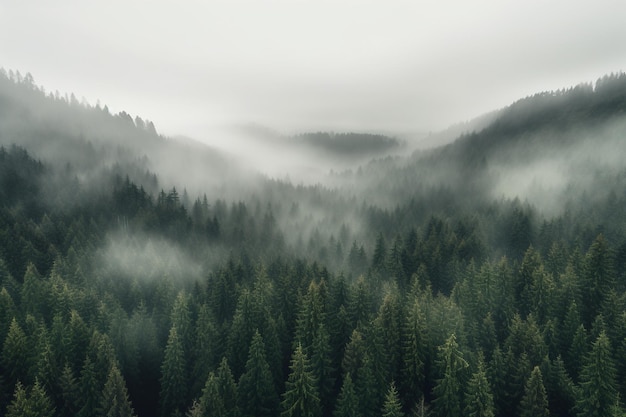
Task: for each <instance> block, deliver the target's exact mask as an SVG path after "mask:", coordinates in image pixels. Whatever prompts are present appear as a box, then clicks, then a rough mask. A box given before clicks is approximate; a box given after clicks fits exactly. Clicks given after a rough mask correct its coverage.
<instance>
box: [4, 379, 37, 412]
mask: <svg viewBox="0 0 626 417" xmlns="http://www.w3.org/2000/svg"><path fill="white" fill-rule="evenodd" d="M31 416H32V417H37V416H36V414H34V412H33V411H32V407H31V405H30V401H29V399H28V394H27V392H26V389H25V388H24V386H23V385H22V383H21V382H19V381H18V383H17V384H16V385H15V392H14V393H13V401H11V404H9V407H8V408H7V415H6V417H31Z"/></svg>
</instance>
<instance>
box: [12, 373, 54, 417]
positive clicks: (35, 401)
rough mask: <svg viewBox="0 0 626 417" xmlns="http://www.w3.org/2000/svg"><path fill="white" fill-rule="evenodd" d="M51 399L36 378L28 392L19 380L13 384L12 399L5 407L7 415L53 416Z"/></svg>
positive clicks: (13, 416) (16, 416) (22, 416)
mask: <svg viewBox="0 0 626 417" xmlns="http://www.w3.org/2000/svg"><path fill="white" fill-rule="evenodd" d="M54 415H55V408H54V405H53V403H52V400H51V399H50V397H49V396H48V394H47V393H46V391H45V390H44V389H43V388H42V387H41V385H40V384H39V381H38V380H35V385H33V387H32V388H31V389H30V392H28V391H27V390H26V389H25V388H24V387H23V386H22V384H21V383H20V382H18V383H17V385H16V386H15V393H14V395H13V401H12V402H11V404H10V405H9V407H8V408H7V417H53V416H54Z"/></svg>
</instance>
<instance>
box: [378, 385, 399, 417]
mask: <svg viewBox="0 0 626 417" xmlns="http://www.w3.org/2000/svg"><path fill="white" fill-rule="evenodd" d="M382 415H383V417H404V413H403V412H402V404H400V398H399V396H398V390H396V384H395V383H393V382H392V383H391V384H390V385H389V390H388V391H387V395H386V396H385V403H384V405H383V409H382Z"/></svg>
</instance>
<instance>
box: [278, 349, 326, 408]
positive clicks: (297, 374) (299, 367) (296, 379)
mask: <svg viewBox="0 0 626 417" xmlns="http://www.w3.org/2000/svg"><path fill="white" fill-rule="evenodd" d="M289 369H290V370H291V372H290V374H289V378H288V379H287V384H286V390H285V393H284V394H283V401H282V402H281V408H282V413H281V416H283V417H315V416H318V415H320V411H321V407H320V399H319V394H318V390H317V381H316V379H315V376H314V375H313V372H312V371H311V365H310V363H309V358H308V357H307V355H306V353H304V351H303V350H302V345H301V344H298V346H297V347H296V350H295V352H294V353H293V355H292V357H291V365H290V366H289Z"/></svg>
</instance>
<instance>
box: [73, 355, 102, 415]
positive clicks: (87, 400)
mask: <svg viewBox="0 0 626 417" xmlns="http://www.w3.org/2000/svg"><path fill="white" fill-rule="evenodd" d="M95 368H96V365H95V364H94V362H92V360H91V358H90V357H89V356H87V357H86V358H85V363H84V365H83V369H81V373H80V387H79V391H80V410H79V411H78V416H79V417H91V416H95V415H96V412H97V410H98V406H99V405H100V403H101V399H100V392H101V391H102V385H100V383H99V382H98V376H97V373H96V369H95Z"/></svg>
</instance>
